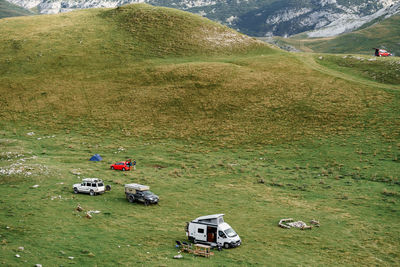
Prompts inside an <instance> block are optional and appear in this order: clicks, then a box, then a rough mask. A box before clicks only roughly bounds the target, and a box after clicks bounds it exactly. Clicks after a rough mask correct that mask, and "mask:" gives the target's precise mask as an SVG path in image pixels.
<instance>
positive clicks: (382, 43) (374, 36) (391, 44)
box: [277, 15, 400, 55]
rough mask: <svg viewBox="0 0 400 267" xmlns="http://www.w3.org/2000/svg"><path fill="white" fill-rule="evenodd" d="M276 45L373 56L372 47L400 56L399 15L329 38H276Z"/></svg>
mask: <svg viewBox="0 0 400 267" xmlns="http://www.w3.org/2000/svg"><path fill="white" fill-rule="evenodd" d="M277 42H278V44H289V45H292V46H294V47H296V48H298V49H300V50H303V51H314V52H320V53H340V54H344V53H350V54H369V55H373V53H374V50H373V48H374V47H378V48H385V49H387V50H388V51H390V52H391V53H393V54H394V55H400V48H399V43H400V15H395V16H392V17H390V18H388V19H385V20H383V21H381V22H379V23H376V24H374V25H372V26H369V27H367V28H364V29H362V30H358V31H355V32H351V33H346V34H342V35H339V36H337V37H330V38H305V35H304V34H301V35H299V36H295V37H293V38H288V39H284V38H279V37H278V38H277Z"/></svg>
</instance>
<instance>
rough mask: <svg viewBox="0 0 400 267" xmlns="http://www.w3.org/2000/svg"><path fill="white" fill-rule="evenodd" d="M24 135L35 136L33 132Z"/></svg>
mask: <svg viewBox="0 0 400 267" xmlns="http://www.w3.org/2000/svg"><path fill="white" fill-rule="evenodd" d="M26 135H29V136H32V135H35V133H34V132H29V133H27V134H26Z"/></svg>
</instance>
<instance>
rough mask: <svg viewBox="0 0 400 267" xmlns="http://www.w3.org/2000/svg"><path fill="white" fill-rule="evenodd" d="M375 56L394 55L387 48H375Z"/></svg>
mask: <svg viewBox="0 0 400 267" xmlns="http://www.w3.org/2000/svg"><path fill="white" fill-rule="evenodd" d="M375 56H377V57H390V56H392V54H391V53H389V52H388V51H386V50H385V49H378V48H375Z"/></svg>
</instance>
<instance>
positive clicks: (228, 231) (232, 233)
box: [225, 228, 237, 237]
mask: <svg viewBox="0 0 400 267" xmlns="http://www.w3.org/2000/svg"><path fill="white" fill-rule="evenodd" d="M225 233H226V234H227V235H228V236H229V237H234V236H237V234H236V232H235V231H234V230H233V229H232V228H229V229H228V230H225Z"/></svg>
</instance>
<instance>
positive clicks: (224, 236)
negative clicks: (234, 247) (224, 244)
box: [218, 231, 226, 238]
mask: <svg viewBox="0 0 400 267" xmlns="http://www.w3.org/2000/svg"><path fill="white" fill-rule="evenodd" d="M218 235H219V236H220V237H222V238H226V235H225V234H224V232H222V231H218Z"/></svg>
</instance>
